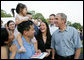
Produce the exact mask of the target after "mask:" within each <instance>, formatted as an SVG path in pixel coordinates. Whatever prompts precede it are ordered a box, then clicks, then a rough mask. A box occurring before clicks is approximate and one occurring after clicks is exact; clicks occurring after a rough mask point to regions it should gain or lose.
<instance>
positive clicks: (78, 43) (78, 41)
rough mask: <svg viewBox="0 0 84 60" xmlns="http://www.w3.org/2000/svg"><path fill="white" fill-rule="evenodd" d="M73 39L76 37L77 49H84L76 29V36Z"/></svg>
mask: <svg viewBox="0 0 84 60" xmlns="http://www.w3.org/2000/svg"><path fill="white" fill-rule="evenodd" d="M73 37H74V44H75V49H78V48H82V47H83V46H82V42H81V39H80V36H79V33H78V31H77V30H76V29H75V30H74V36H73Z"/></svg>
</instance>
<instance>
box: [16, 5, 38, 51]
mask: <svg viewBox="0 0 84 60" xmlns="http://www.w3.org/2000/svg"><path fill="white" fill-rule="evenodd" d="M16 12H17V13H18V14H17V16H16V18H15V20H16V21H15V22H16V25H18V24H20V23H21V22H23V21H28V16H26V15H27V7H26V6H25V5H24V4H22V3H19V4H18V5H17V7H16ZM15 34H16V38H17V41H18V43H19V45H20V47H21V48H20V49H19V51H18V52H19V53H22V52H26V49H25V48H24V46H23V40H22V38H21V34H20V33H19V32H18V30H17V27H16V29H15ZM34 40H35V39H34ZM33 43H34V46H35V50H37V41H34V42H33Z"/></svg>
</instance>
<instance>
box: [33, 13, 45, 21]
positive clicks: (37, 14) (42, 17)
mask: <svg viewBox="0 0 84 60" xmlns="http://www.w3.org/2000/svg"><path fill="white" fill-rule="evenodd" d="M34 19H41V20H42V21H44V20H45V18H44V16H43V15H42V14H41V13H36V14H35V15H34Z"/></svg>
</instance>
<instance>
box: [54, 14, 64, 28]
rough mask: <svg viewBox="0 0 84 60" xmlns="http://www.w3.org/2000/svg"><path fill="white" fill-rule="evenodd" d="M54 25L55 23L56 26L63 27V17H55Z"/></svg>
mask: <svg viewBox="0 0 84 60" xmlns="http://www.w3.org/2000/svg"><path fill="white" fill-rule="evenodd" d="M54 23H55V25H56V26H57V27H59V26H60V25H62V23H63V20H61V16H60V15H59V14H58V15H56V16H55V21H54Z"/></svg>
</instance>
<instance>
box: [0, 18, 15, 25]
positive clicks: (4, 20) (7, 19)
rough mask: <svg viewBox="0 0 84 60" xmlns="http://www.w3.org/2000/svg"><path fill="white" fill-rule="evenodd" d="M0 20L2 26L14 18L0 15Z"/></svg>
mask: <svg viewBox="0 0 84 60" xmlns="http://www.w3.org/2000/svg"><path fill="white" fill-rule="evenodd" d="M1 20H2V21H3V24H2V26H4V25H5V24H6V23H7V22H8V21H9V20H13V21H14V22H15V18H14V17H5V18H2V17H1Z"/></svg>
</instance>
